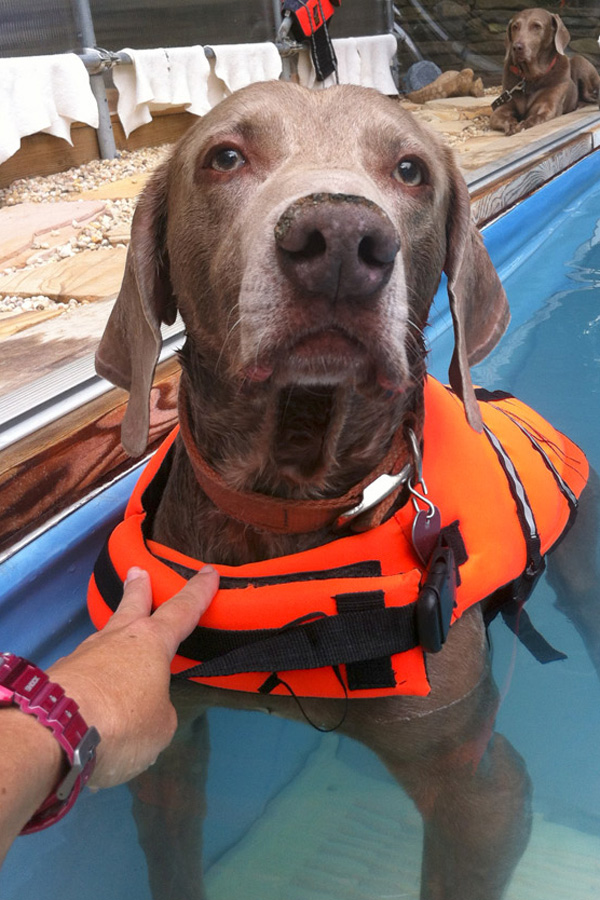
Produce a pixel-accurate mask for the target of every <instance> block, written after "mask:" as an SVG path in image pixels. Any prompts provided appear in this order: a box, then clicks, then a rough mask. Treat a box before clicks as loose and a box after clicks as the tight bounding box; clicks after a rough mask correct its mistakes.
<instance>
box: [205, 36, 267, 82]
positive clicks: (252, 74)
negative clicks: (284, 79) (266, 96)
mask: <svg viewBox="0 0 600 900" xmlns="http://www.w3.org/2000/svg"><path fill="white" fill-rule="evenodd" d="M211 49H212V50H213V51H214V54H215V57H216V60H215V65H214V71H215V75H216V76H217V78H219V79H220V80H221V81H222V82H223V84H224V85H225V88H226V93H227V94H232V93H233V92H234V91H239V90H240V88H243V87H246V86H247V85H249V84H254V82H256V81H276V80H277V79H278V78H279V76H280V75H281V70H282V64H281V55H280V53H279V51H278V49H277V47H276V46H275V44H272V43H263V44H219V45H218V46H215V47H211Z"/></svg>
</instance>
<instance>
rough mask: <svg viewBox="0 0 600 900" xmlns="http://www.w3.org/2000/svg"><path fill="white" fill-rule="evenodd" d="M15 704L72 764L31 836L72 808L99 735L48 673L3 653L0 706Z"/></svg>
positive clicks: (40, 813) (37, 818)
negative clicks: (46, 730) (38, 724)
mask: <svg viewBox="0 0 600 900" xmlns="http://www.w3.org/2000/svg"><path fill="white" fill-rule="evenodd" d="M13 704H14V705H16V706H19V707H20V708H21V709H22V710H23V712H25V713H29V715H32V716H35V717H36V719H38V720H39V721H40V722H41V724H42V725H44V726H45V727H46V728H49V729H50V730H51V731H52V733H53V734H54V737H55V738H56V740H57V741H58V743H59V744H60V745H61V747H62V748H63V750H64V751H65V753H66V754H67V759H68V761H69V771H68V772H67V774H66V776H65V777H64V778H63V779H62V781H60V782H59V784H58V785H57V787H56V788H55V789H54V791H53V792H52V793H51V794H50V796H49V797H48V798H47V799H46V800H45V802H44V803H43V804H42V805H41V806H40V808H39V809H38V811H37V812H36V813H35V815H34V816H33V817H32V818H31V819H30V820H29V822H28V823H27V825H26V826H25V828H23V830H22V832H21V834H31V833H32V832H34V831H41V829H42V828H47V827H48V825H53V824H54V822H57V821H58V820H59V819H62V817H63V816H64V815H65V814H66V813H67V812H68V811H69V810H70V809H71V807H72V806H73V804H74V803H75V800H76V799H77V797H78V796H79V793H80V791H81V789H82V787H83V786H84V784H85V783H86V782H87V781H88V779H89V777H90V775H91V774H92V772H93V771H94V765H95V763H96V747H97V746H98V744H99V743H100V735H99V734H98V732H97V731H96V729H95V728H88V726H87V725H86V724H85V722H84V721H83V717H82V716H81V714H80V712H79V707H78V706H77V704H76V703H75V701H74V700H71V699H70V698H69V697H65V692H64V691H63V689H62V688H61V687H60V686H59V685H58V684H54V683H53V682H52V681H50V680H49V678H48V676H47V675H46V674H45V672H42V670H41V669H38V667H37V666H35V665H33V663H30V662H29V661H28V660H26V659H23V657H21V656H15V654H14V653H0V707H2V706H11V705H13Z"/></svg>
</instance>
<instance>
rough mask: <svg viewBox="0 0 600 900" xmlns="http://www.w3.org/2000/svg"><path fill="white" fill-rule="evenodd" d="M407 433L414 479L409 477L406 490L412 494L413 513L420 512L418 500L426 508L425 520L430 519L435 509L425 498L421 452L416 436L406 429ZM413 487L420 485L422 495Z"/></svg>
mask: <svg viewBox="0 0 600 900" xmlns="http://www.w3.org/2000/svg"><path fill="white" fill-rule="evenodd" d="M407 433H408V440H409V443H410V448H411V451H412V458H413V473H414V478H413V476H412V475H411V476H410V478H409V479H408V482H407V487H408V490H409V491H410V493H411V494H412V502H413V506H414V508H415V512H417V513H418V512H421V510H420V507H419V504H418V502H417V501H418V500H420V501H421V503H424V504H425V506H426V507H427V518H428V519H431V518H433V516H434V515H435V512H436V507H435V504H434V503H432V502H431V500H430V499H429V497H428V496H427V485H426V484H425V481H424V480H423V460H422V458H421V450H420V448H419V442H418V441H417V436H416V434H415V433H414V431H413V430H412V428H408V429H407ZM415 485H421V489H422V491H423V493H422V494H420V493H419V492H418V491H417V489H416V487H415Z"/></svg>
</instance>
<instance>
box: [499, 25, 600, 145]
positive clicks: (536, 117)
mask: <svg viewBox="0 0 600 900" xmlns="http://www.w3.org/2000/svg"><path fill="white" fill-rule="evenodd" d="M570 37H571V36H570V34H569V32H568V30H567V28H566V26H565V25H564V23H563V21H562V20H561V18H560V17H559V16H557V15H556V14H554V13H549V12H547V11H546V10H545V9H526V10H523V12H520V13H517V15H516V16H513V18H512V19H511V20H510V22H509V23H508V27H507V30H506V57H505V60H504V74H503V77H502V87H503V89H504V90H503V93H502V94H501V95H500V97H499V98H498V101H496V102H499V101H502V102H501V103H500V104H499V105H498V106H497V107H495V108H494V107H493V108H494V111H493V113H492V117H491V119H490V126H491V127H492V128H494V129H496V130H497V131H504V133H505V134H515V133H516V132H517V131H523V130H524V129H525V128H532V127H533V126H534V125H539V124H540V123H542V122H547V121H548V120H549V119H554V118H556V117H557V116H562V115H563V114H564V113H569V112H573V110H574V109H576V108H577V105H578V103H596V104H597V103H598V88H599V86H600V76H599V75H598V73H597V72H596V69H595V68H594V66H593V65H592V64H591V63H590V62H588V60H587V59H585V58H584V57H583V56H572V57H571V58H569V57H567V56H565V49H566V47H567V45H568V43H569V40H570ZM494 106H495V105H494Z"/></svg>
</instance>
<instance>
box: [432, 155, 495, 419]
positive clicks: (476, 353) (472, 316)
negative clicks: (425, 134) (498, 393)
mask: <svg viewBox="0 0 600 900" xmlns="http://www.w3.org/2000/svg"><path fill="white" fill-rule="evenodd" d="M448 161H449V164H448V171H449V172H450V177H451V199H450V206H449V212H448V219H447V223H446V231H447V245H446V262H445V265H444V271H445V272H446V275H447V276H448V296H449V299H450V312H451V313H452V321H453V324H454V353H453V355H452V361H451V363H450V371H449V377H450V384H451V385H452V388H453V389H454V391H455V392H456V393H457V394H458V396H459V397H460V398H461V399H462V401H463V403H464V406H465V413H466V416H467V420H468V422H469V424H470V425H471V426H472V427H473V428H474V429H475V430H476V431H481V429H482V427H483V425H482V421H481V413H480V412H479V406H478V403H477V400H476V398H475V393H474V390H473V382H472V381H471V373H470V371H469V367H470V366H472V365H475V364H476V363H478V362H480V361H481V360H482V359H484V357H485V356H487V354H488V353H489V352H490V351H491V350H492V349H493V348H494V347H495V346H496V344H497V343H498V341H499V340H500V338H501V337H502V335H503V334H504V332H505V330H506V326H507V325H508V321H509V319H510V313H509V309H508V301H507V299H506V294H505V293H504V288H503V287H502V284H501V283H500V279H499V278H498V274H497V272H496V270H495V268H494V266H493V265H492V261H491V259H490V258H489V256H488V253H487V250H486V249H485V247H484V245H483V240H482V238H481V235H480V233H479V230H478V229H477V227H476V225H475V223H474V222H473V220H472V218H471V203H470V199H469V192H468V190H467V186H466V184H465V181H464V179H463V177H462V175H461V174H460V172H459V171H458V167H457V165H456V163H455V162H454V159H453V158H452V157H451V154H450V152H448Z"/></svg>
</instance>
